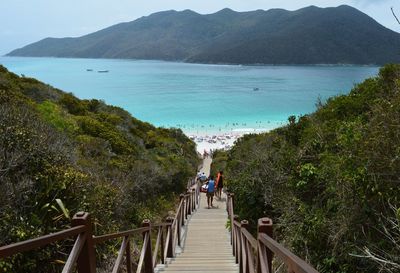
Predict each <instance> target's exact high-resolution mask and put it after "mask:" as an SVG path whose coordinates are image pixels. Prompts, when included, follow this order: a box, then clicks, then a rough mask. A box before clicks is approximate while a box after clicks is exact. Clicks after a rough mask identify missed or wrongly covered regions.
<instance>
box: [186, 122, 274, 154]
mask: <svg viewBox="0 0 400 273" xmlns="http://www.w3.org/2000/svg"><path fill="white" fill-rule="evenodd" d="M268 131H269V130H268V129H253V128H245V129H235V130H231V131H229V132H203V133H202V132H196V133H190V132H189V133H185V134H186V135H187V136H188V137H189V138H190V139H191V140H193V141H194V142H195V143H196V145H197V151H198V152H199V153H200V154H203V153H204V152H207V153H210V152H212V151H215V150H221V149H222V150H229V149H230V148H232V146H233V145H234V143H235V141H236V140H238V139H239V138H241V137H242V136H244V135H246V134H259V133H264V132H268Z"/></svg>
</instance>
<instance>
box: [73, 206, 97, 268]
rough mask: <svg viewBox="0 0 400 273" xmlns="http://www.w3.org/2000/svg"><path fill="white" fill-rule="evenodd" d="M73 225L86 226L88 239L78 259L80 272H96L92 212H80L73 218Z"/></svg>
mask: <svg viewBox="0 0 400 273" xmlns="http://www.w3.org/2000/svg"><path fill="white" fill-rule="evenodd" d="M71 224H72V226H73V227H75V226H81V225H82V226H85V234H86V240H85V244H84V245H83V248H82V250H81V253H80V254H79V257H78V260H77V269H78V273H96V255H95V250H94V244H93V232H92V222H91V219H90V214H89V213H86V212H78V213H76V214H75V215H74V217H73V218H72V223H71Z"/></svg>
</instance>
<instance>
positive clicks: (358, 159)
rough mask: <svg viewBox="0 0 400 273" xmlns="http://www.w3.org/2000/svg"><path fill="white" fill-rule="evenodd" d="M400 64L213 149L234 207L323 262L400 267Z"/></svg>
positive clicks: (367, 268)
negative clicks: (226, 148) (279, 124)
mask: <svg viewBox="0 0 400 273" xmlns="http://www.w3.org/2000/svg"><path fill="white" fill-rule="evenodd" d="M399 83H400V65H387V66H385V67H384V68H382V69H381V71H380V74H379V76H377V77H376V78H371V79H368V80H366V81H365V82H363V83H361V84H359V85H358V86H356V87H355V88H354V89H353V90H352V91H351V93H350V94H349V95H343V96H338V97H334V98H331V99H329V100H328V101H327V102H326V103H319V105H318V110H317V111H316V112H315V113H313V114H310V115H306V116H302V117H300V118H296V117H290V118H289V124H288V125H287V126H286V127H283V128H278V129H276V130H273V131H271V132H269V133H266V134H260V135H248V136H245V137H243V138H241V139H240V140H239V142H238V143H237V144H236V145H235V146H234V148H233V149H232V150H231V151H230V152H229V153H228V154H225V153H223V152H218V153H216V158H215V159H214V160H215V164H214V166H213V168H214V171H216V170H218V169H224V168H225V173H226V176H227V177H226V180H227V183H228V188H229V190H230V191H231V192H234V193H235V204H236V206H235V207H236V208H237V209H240V210H239V211H237V213H239V214H240V217H241V218H242V219H249V220H250V221H251V222H252V226H255V225H256V222H255V221H256V219H257V218H259V217H263V216H268V217H271V218H272V219H273V220H274V224H275V234H276V236H277V237H278V239H279V241H281V242H283V243H284V244H285V245H287V246H289V247H290V248H291V249H292V250H293V251H294V253H296V254H298V255H299V256H300V257H302V258H305V259H306V260H308V261H309V262H310V263H311V264H312V265H314V266H315V267H317V269H318V270H319V271H320V272H332V273H334V272H335V273H337V272H343V273H344V272H346V273H354V272H370V273H376V272H400V86H399Z"/></svg>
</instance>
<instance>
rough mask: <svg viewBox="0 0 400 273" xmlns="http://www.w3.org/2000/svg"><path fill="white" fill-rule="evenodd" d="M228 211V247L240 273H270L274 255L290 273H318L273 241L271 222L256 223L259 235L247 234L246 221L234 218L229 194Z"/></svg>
mask: <svg viewBox="0 0 400 273" xmlns="http://www.w3.org/2000/svg"><path fill="white" fill-rule="evenodd" d="M227 212H228V217H229V219H230V222H231V244H232V252H233V255H234V256H235V261H236V263H238V264H239V269H240V273H271V272H272V259H273V256H274V255H276V256H277V257H279V258H280V259H281V260H282V261H283V263H284V264H285V265H286V266H287V268H288V272H289V273H318V271H317V270H315V269H314V268H313V267H312V266H311V265H309V264H308V263H307V262H306V261H304V260H302V259H300V258H299V257H298V256H296V255H295V254H293V253H292V252H291V251H289V250H288V249H287V248H285V247H284V246H282V245H281V244H279V243H278V242H277V241H275V240H274V239H273V238H272V220H271V219H269V218H261V219H259V220H258V226H257V230H258V236H257V238H254V236H253V235H252V234H251V233H250V232H249V231H248V229H247V228H248V222H247V221H246V220H243V221H241V222H240V221H239V218H238V217H237V216H236V215H234V195H233V194H228V197H227Z"/></svg>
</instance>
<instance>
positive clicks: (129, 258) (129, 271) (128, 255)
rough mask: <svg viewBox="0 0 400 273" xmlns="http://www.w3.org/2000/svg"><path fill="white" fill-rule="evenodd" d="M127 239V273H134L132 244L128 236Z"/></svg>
mask: <svg viewBox="0 0 400 273" xmlns="http://www.w3.org/2000/svg"><path fill="white" fill-rule="evenodd" d="M126 239H127V240H128V242H127V244H126V252H125V256H126V272H127V273H132V257H131V242H130V239H129V236H127V238H126Z"/></svg>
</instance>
